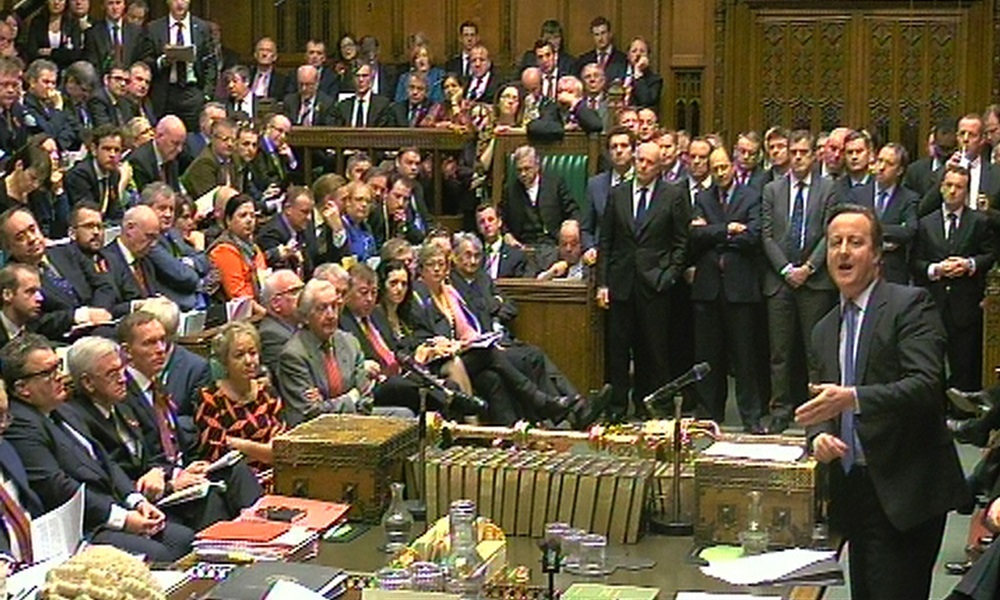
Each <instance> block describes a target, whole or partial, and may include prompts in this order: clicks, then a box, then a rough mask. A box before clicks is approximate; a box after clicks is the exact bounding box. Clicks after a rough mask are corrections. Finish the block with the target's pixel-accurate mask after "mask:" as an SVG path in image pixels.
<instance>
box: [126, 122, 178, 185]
mask: <svg viewBox="0 0 1000 600" xmlns="http://www.w3.org/2000/svg"><path fill="white" fill-rule="evenodd" d="M186 135H187V129H185V128H184V122H183V121H181V120H180V119H179V118H177V117H175V116H174V115H167V116H165V117H163V118H162V119H160V121H159V122H158V123H157V124H156V134H155V137H153V140H152V141H149V142H146V143H145V144H143V145H141V146H139V147H138V148H136V149H135V150H133V151H132V154H131V155H129V157H128V163H129V165H131V166H132V177H133V179H134V180H135V185H136V187H138V188H139V189H142V188H144V187H146V186H147V185H149V184H150V183H152V182H154V181H163V182H164V183H166V184H167V185H169V186H170V187H172V188H174V189H175V190H178V191H179V190H180V179H179V178H180V173H179V170H178V166H177V156H178V155H179V154H180V153H181V148H183V146H184V138H185V136H186Z"/></svg>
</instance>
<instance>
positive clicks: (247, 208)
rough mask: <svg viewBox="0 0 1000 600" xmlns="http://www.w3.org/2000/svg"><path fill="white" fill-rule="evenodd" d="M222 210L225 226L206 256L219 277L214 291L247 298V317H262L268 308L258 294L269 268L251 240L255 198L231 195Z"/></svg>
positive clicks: (222, 296) (226, 296)
mask: <svg viewBox="0 0 1000 600" xmlns="http://www.w3.org/2000/svg"><path fill="white" fill-rule="evenodd" d="M223 214H224V223H225V225H226V230H225V231H223V232H222V234H220V235H219V237H218V238H216V240H215V241H214V242H212V245H211V246H210V247H209V249H208V257H209V259H210V260H211V261H212V264H213V265H214V266H215V270H217V271H218V278H219V281H218V289H217V291H216V292H215V294H214V295H215V296H216V297H217V298H219V299H221V300H223V301H226V302H228V301H231V300H235V299H237V298H248V299H249V300H250V313H251V314H250V318H251V319H255V320H256V319H259V318H262V317H263V316H264V315H265V314H266V313H267V309H265V308H264V306H263V305H261V304H260V302H258V300H257V297H258V295H259V294H260V287H261V282H262V281H263V280H264V278H265V277H266V276H267V273H268V269H267V261H266V260H265V258H264V253H263V252H262V251H261V249H260V247H258V246H257V244H255V243H254V241H253V232H254V228H255V226H256V223H257V215H256V212H255V206H254V200H253V198H251V197H250V196H246V195H244V194H240V195H237V196H233V197H232V198H230V199H229V201H228V202H226V208H225V212H224V213H223Z"/></svg>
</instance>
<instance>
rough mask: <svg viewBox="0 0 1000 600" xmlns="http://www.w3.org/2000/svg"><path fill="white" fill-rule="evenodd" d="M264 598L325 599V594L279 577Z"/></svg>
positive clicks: (267, 599)
mask: <svg viewBox="0 0 1000 600" xmlns="http://www.w3.org/2000/svg"><path fill="white" fill-rule="evenodd" d="M264 600H323V596H322V595H321V594H317V593H316V592H314V591H312V590H311V589H309V588H307V587H305V586H304V585H299V584H297V583H295V582H293V581H286V580H284V579H279V580H278V581H276V582H275V584H274V585H272V586H271V589H270V590H268V592H267V595H266V596H264Z"/></svg>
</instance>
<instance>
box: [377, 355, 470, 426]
mask: <svg viewBox="0 0 1000 600" xmlns="http://www.w3.org/2000/svg"><path fill="white" fill-rule="evenodd" d="M396 360H397V361H398V362H399V364H401V365H403V366H404V367H406V370H407V373H406V374H405V375H403V377H409V378H411V379H416V380H418V382H419V383H423V384H424V385H426V386H428V387H430V388H431V389H433V390H437V391H438V392H440V393H441V394H443V395H444V397H445V398H447V399H448V401H449V402H452V401H454V400H458V401H459V402H465V403H467V404H468V405H470V408H472V409H473V410H474V411H476V412H477V413H478V412H485V411H486V409H487V408H488V405H487V404H486V402H485V401H484V400H483V399H482V398H477V397H476V396H470V395H468V394H466V393H464V392H461V391H455V390H453V389H451V388H450V387H448V386H446V385H445V384H444V382H443V381H442V380H441V378H439V377H435V376H434V375H433V374H432V373H431V372H430V371H428V370H427V367H425V366H424V365H422V364H420V363H418V362H417V361H416V360H415V359H414V358H413V356H412V355H410V354H405V353H403V352H397V353H396Z"/></svg>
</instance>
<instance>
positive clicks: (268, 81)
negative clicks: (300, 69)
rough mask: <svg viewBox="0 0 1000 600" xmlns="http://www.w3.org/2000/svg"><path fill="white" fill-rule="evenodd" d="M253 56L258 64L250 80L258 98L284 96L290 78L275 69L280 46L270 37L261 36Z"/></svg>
mask: <svg viewBox="0 0 1000 600" xmlns="http://www.w3.org/2000/svg"><path fill="white" fill-rule="evenodd" d="M253 57H254V59H255V60H256V64H255V65H254V67H253V69H252V70H251V73H250V80H251V81H252V82H253V83H252V86H251V88H250V89H251V90H252V92H253V95H254V96H257V97H258V98H274V99H275V100H277V99H279V98H281V97H282V95H283V94H284V93H285V89H286V88H287V87H288V80H287V79H286V78H285V76H284V75H282V74H281V73H279V72H277V71H276V70H275V69H274V63H275V62H277V60H278V46H277V44H275V43H274V40H272V39H271V38H269V37H263V38H260V40H258V41H257V46H256V47H255V48H254V53H253Z"/></svg>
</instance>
